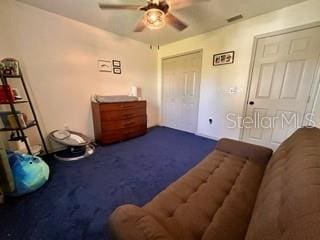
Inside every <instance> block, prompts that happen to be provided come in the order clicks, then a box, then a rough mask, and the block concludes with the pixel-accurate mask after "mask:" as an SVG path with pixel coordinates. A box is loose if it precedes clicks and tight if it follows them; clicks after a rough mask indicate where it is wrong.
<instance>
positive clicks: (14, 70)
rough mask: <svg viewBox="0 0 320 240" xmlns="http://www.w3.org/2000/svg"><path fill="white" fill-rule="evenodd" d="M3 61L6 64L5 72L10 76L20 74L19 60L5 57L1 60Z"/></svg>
mask: <svg viewBox="0 0 320 240" xmlns="http://www.w3.org/2000/svg"><path fill="white" fill-rule="evenodd" d="M1 63H2V64H3V65H4V69H3V73H4V74H5V75H10V76H18V75H19V74H20V71H19V62H18V60H16V59H14V58H5V59H2V60H1Z"/></svg>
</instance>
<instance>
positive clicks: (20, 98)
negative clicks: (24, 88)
mask: <svg viewBox="0 0 320 240" xmlns="http://www.w3.org/2000/svg"><path fill="white" fill-rule="evenodd" d="M12 93H13V96H14V99H15V100H22V97H21V95H20V92H19V90H18V88H12Z"/></svg>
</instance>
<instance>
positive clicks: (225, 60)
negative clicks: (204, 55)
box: [213, 51, 234, 66]
mask: <svg viewBox="0 0 320 240" xmlns="http://www.w3.org/2000/svg"><path fill="white" fill-rule="evenodd" d="M232 63H234V51H230V52H224V53H219V54H215V55H213V66H219V65H225V64H232Z"/></svg>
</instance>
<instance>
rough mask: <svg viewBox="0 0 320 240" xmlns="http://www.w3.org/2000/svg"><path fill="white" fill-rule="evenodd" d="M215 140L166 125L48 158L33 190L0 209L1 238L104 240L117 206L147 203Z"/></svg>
mask: <svg viewBox="0 0 320 240" xmlns="http://www.w3.org/2000/svg"><path fill="white" fill-rule="evenodd" d="M215 144H216V142H215V141H213V140H209V139H206V138H202V137H199V136H195V135H193V134H189V133H185V132H181V131H177V130H173V129H170V128H165V127H155V128H152V129H150V130H149V132H148V133H147V134H146V135H145V136H142V137H138V138H135V139H132V140H129V141H126V142H122V143H118V144H113V145H110V146H104V147H98V148H97V149H96V152H95V154H94V155H92V156H91V157H89V158H87V159H83V160H80V161H76V162H61V161H57V160H54V159H53V158H52V157H51V158H50V159H48V162H49V165H50V169H51V175H50V179H49V181H48V182H47V183H46V184H45V185H44V186H43V187H42V188H41V189H39V190H38V191H36V192H34V193H32V194H29V195H26V196H23V197H19V198H9V199H8V201H7V204H6V205H3V206H0V239H8V240H10V239H14V240H31V239H32V240H69V239H70V240H79V239H85V240H89V239H90V240H96V239H107V240H110V239H111V238H110V236H109V234H108V233H107V231H106V230H105V229H106V222H107V218H108V216H109V215H110V214H111V213H112V211H113V210H114V209H115V208H116V207H118V206H119V205H122V204H125V203H133V204H136V205H139V206H142V205H144V204H145V203H146V202H148V201H150V200H151V199H152V198H153V197H154V196H155V195H156V194H157V193H159V192H160V191H162V190H163V189H164V188H165V187H166V186H168V185H169V184H170V183H171V182H173V181H175V180H176V179H178V178H179V177H180V176H181V175H183V174H184V173H185V172H187V171H188V170H189V169H190V168H191V167H193V166H194V165H196V164H197V163H198V162H199V161H200V160H202V159H203V158H204V157H205V156H206V155H207V154H208V153H209V152H211V151H212V149H213V148H214V146H215Z"/></svg>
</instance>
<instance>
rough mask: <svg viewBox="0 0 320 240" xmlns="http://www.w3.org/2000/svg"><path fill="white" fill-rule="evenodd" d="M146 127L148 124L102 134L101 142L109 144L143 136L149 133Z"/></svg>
mask: <svg viewBox="0 0 320 240" xmlns="http://www.w3.org/2000/svg"><path fill="white" fill-rule="evenodd" d="M146 125H147V123H144V124H140V125H137V126H133V127H127V128H120V129H114V130H107V131H104V132H102V136H101V142H102V143H103V144H109V143H113V142H119V141H123V140H126V139H129V138H134V137H137V136H140V135H143V134H145V133H146V131H147V126H146Z"/></svg>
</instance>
